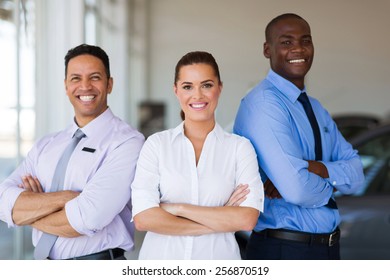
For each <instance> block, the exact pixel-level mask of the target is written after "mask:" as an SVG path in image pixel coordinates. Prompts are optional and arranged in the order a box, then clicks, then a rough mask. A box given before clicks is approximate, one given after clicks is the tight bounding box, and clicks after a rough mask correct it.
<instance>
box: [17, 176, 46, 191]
mask: <svg viewBox="0 0 390 280" xmlns="http://www.w3.org/2000/svg"><path fill="white" fill-rule="evenodd" d="M22 182H23V183H22V184H20V185H19V187H20V188H23V189H25V190H26V191H32V192H35V193H42V192H43V189H42V186H41V183H40V182H39V180H38V178H37V177H33V176H31V175H30V174H28V175H26V176H23V177H22Z"/></svg>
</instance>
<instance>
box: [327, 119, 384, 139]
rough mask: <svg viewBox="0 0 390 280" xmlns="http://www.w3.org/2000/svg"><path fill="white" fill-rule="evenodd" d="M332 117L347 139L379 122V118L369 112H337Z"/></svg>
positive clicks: (375, 125)
mask: <svg viewBox="0 0 390 280" xmlns="http://www.w3.org/2000/svg"><path fill="white" fill-rule="evenodd" d="M332 118H333V120H334V122H335V123H336V124H337V128H338V129H339V130H340V132H341V134H343V136H344V137H345V139H348V140H349V139H352V138H353V137H355V136H358V135H359V134H361V133H363V132H365V131H367V130H371V129H373V128H375V127H377V126H378V125H380V124H381V118H380V117H378V116H375V115H371V114H362V113H360V114H338V115H334V116H332Z"/></svg>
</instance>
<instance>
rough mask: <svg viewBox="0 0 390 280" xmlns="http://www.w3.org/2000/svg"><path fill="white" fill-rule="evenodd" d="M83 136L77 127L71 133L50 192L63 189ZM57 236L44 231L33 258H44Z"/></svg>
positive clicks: (55, 172)
mask: <svg viewBox="0 0 390 280" xmlns="http://www.w3.org/2000/svg"><path fill="white" fill-rule="evenodd" d="M83 137H85V134H84V133H83V132H82V131H81V130H80V129H77V130H76V132H75V134H74V135H73V138H72V141H71V142H70V144H69V145H68V146H67V147H66V149H65V151H64V153H63V154H62V156H61V158H60V160H59V161H58V163H57V167H56V169H55V171H54V176H53V180H52V186H51V190H50V192H57V191H60V190H62V189H63V187H64V180H65V173H66V168H67V166H68V161H69V158H70V156H71V155H72V153H73V151H74V149H75V148H76V146H77V144H78V143H79V142H80V140H81V138H83ZM57 238H58V236H57V235H53V234H50V233H45V232H44V233H43V234H42V236H41V238H40V239H39V241H38V244H37V246H36V247H35V251H34V258H35V259H37V260H44V259H46V258H47V257H48V256H49V254H50V250H51V248H52V247H53V245H54V243H55V242H56V240H57Z"/></svg>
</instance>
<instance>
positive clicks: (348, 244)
mask: <svg viewBox="0 0 390 280" xmlns="http://www.w3.org/2000/svg"><path fill="white" fill-rule="evenodd" d="M349 142H350V143H351V144H352V145H353V147H354V148H355V149H357V150H358V151H359V155H360V156H361V160H362V163H363V167H364V174H365V184H364V187H363V188H362V189H361V190H360V191H359V192H358V193H356V194H354V195H341V194H336V195H337V198H336V200H337V205H338V208H339V210H340V216H341V224H340V229H341V240H340V248H341V249H340V251H341V258H342V259H350V260H352V259H355V260H356V259H362V260H368V259H370V260H373V259H378V260H379V259H386V260H390V124H382V125H375V127H373V128H370V129H366V130H365V131H361V132H360V133H357V136H356V137H352V138H351V139H349ZM249 235H250V232H243V231H240V232H237V233H236V239H237V242H238V243H239V245H240V249H241V254H242V256H243V257H244V256H245V246H246V242H247V240H248V238H249Z"/></svg>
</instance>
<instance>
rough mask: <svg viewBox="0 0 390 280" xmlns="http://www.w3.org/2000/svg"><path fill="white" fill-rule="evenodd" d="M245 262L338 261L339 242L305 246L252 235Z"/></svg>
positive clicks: (294, 242)
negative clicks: (330, 244)
mask: <svg viewBox="0 0 390 280" xmlns="http://www.w3.org/2000/svg"><path fill="white" fill-rule="evenodd" d="M245 259H247V260H339V259H340V245H339V242H337V243H336V244H334V245H333V246H327V245H324V244H306V243H300V242H296V241H289V240H282V239H276V238H272V237H267V236H261V235H258V234H255V233H252V234H251V236H250V238H249V241H248V244H247V247H246V255H245Z"/></svg>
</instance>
